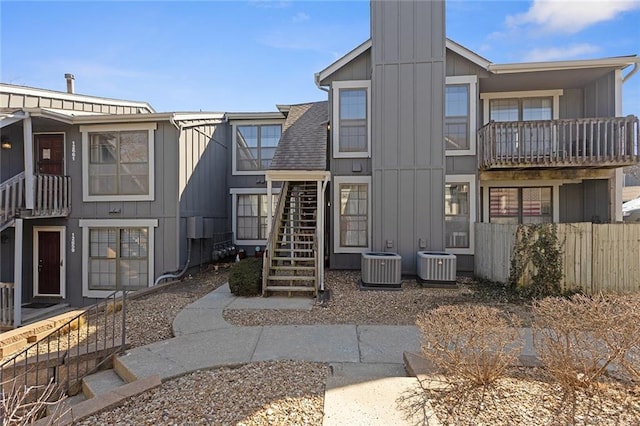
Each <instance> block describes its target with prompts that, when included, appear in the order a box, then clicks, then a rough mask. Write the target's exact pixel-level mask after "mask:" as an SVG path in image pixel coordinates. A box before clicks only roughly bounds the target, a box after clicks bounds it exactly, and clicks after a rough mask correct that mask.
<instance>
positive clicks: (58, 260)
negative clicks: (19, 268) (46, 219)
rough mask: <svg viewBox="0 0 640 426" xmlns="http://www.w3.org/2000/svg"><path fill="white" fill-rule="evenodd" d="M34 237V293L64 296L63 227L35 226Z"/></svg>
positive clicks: (36, 294) (37, 294)
mask: <svg viewBox="0 0 640 426" xmlns="http://www.w3.org/2000/svg"><path fill="white" fill-rule="evenodd" d="M34 239H35V246H34V248H35V250H34V258H35V262H34V271H33V273H34V287H35V288H34V290H35V291H34V295H35V296H58V297H64V291H63V284H64V228H61V227H47V228H35V230H34Z"/></svg>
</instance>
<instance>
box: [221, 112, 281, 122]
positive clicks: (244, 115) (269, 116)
mask: <svg viewBox="0 0 640 426" xmlns="http://www.w3.org/2000/svg"><path fill="white" fill-rule="evenodd" d="M225 115H226V117H227V120H229V121H231V120H277V119H284V118H285V116H284V114H283V113H282V112H278V111H274V112H228V113H226V114H225Z"/></svg>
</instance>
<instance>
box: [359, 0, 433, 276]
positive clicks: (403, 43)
mask: <svg viewBox="0 0 640 426" xmlns="http://www.w3.org/2000/svg"><path fill="white" fill-rule="evenodd" d="M444 13H445V10H444V2H443V1H430V2H402V1H385V2H372V4H371V15H372V19H371V22H372V27H371V34H372V42H373V47H372V66H373V77H372V163H373V182H372V188H373V190H372V203H373V207H372V210H373V211H372V220H373V227H372V245H373V247H372V248H373V249H374V250H387V251H394V252H398V253H399V254H400V255H401V256H402V270H403V272H404V273H415V272H416V252H417V251H418V250H421V249H426V250H443V249H444V183H445V182H444V179H445V171H444V168H445V164H444V142H443V121H444V85H445V32H444V25H445V19H444ZM421 240H422V241H423V244H422V245H423V246H424V247H421V244H420V241H421Z"/></svg>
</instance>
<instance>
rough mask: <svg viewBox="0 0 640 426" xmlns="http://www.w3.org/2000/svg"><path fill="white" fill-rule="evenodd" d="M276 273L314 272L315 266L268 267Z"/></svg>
mask: <svg viewBox="0 0 640 426" xmlns="http://www.w3.org/2000/svg"><path fill="white" fill-rule="evenodd" d="M269 268H270V269H274V270H277V271H315V270H316V267H315V266H293V265H284V266H280V265H272V266H270V267H269Z"/></svg>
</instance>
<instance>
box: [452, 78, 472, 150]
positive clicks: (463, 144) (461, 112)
mask: <svg viewBox="0 0 640 426" xmlns="http://www.w3.org/2000/svg"><path fill="white" fill-rule="evenodd" d="M477 82H478V77H477V76H475V75H465V76H455V77H447V82H446V87H445V114H444V115H445V120H444V141H445V149H446V155H475V153H476V130H477V129H476V116H477V112H476V111H477V98H478V94H477Z"/></svg>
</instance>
